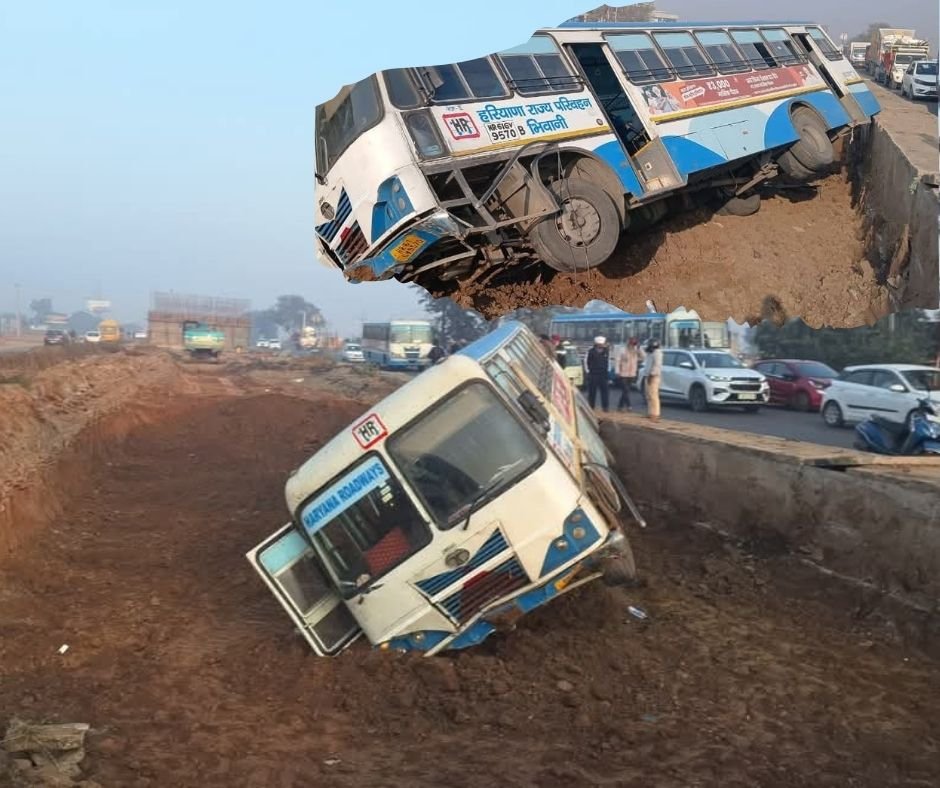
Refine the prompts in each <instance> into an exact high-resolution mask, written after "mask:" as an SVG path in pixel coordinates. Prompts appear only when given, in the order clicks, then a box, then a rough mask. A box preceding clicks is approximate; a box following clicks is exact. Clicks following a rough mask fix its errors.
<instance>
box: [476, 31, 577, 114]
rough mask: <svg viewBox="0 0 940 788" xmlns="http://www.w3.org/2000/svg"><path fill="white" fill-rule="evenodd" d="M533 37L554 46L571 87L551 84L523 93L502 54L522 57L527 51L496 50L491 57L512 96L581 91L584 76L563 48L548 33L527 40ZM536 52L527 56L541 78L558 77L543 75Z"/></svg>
mask: <svg viewBox="0 0 940 788" xmlns="http://www.w3.org/2000/svg"><path fill="white" fill-rule="evenodd" d="M533 38H544V39H547V40H548V41H550V42H551V43H552V45H553V46H554V47H555V53H554V54H557V55H558V57H559V59H560V60H561V62H562V63H563V64H564V66H565V68H566V69H567V70H568V77H569V78H570V79H571V83H572V87H569V88H553V87H551V86H550V85H549V89H547V90H539V91H537V92H532V93H523V92H522V91H521V90H520V89H519V87H518V85H517V84H516V82H515V80H514V79H513V77H512V74H510V73H509V68H508V67H507V66H506V64H505V63H504V62H503V54H508V55H509V56H510V57H522V56H526V55H527V53H524V52H522V53H511V52H509V51H507V52H506V53H502V52H496V53H494V54H493V55H492V57H493V58H494V60H495V61H496V66H497V69H498V70H499V71H501V72H502V75H501V76H502V78H503V82H504V83H505V84H506V86H507V87H508V88H509V90H511V91H512V95H513V96H520V97H522V98H526V99H528V98H538V97H539V96H557V95H560V94H562V93H572V92H574V91H575V90H577V91H578V92H579V93H580V92H582V91H583V90H584V88H585V84H586V83H585V81H584V78H583V77H582V76H581V73H580V71H579V70H578V69H576V68H574V67H573V65H572V63H571V60H570V58H569V57H568V55H567V53H566V52H565V51H564V48H563V47H562V46H561V45H560V44H559V43H558V42H557V41H556V40H555V39H554V38H552V37H551V36H549V35H545V34H536V35H533V36H531V37H530V38H529V41H531V40H532V39H533ZM526 43H529V42H528V41H527V42H526ZM536 54H537V53H531V54H528V57H530V58H532V59H533V62H535V64H536V67H537V68H538V70H539V72H540V73H541V74H542V78H543V79H544V80H545V81H546V82H549V81H550V80H552V79H560V77H549V76H546V75H545V72H544V71H542V66H541V64H539V63H538V61H536V60H535V56H536ZM543 54H545V53H543ZM592 92H593V91H592ZM482 100H483V99H481V101H482Z"/></svg>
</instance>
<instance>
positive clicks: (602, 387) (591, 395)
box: [584, 337, 610, 413]
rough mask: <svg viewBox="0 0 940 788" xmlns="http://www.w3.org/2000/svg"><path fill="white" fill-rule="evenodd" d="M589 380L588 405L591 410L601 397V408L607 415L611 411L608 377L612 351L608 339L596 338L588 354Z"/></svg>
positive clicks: (586, 361) (585, 362) (585, 363)
mask: <svg viewBox="0 0 940 788" xmlns="http://www.w3.org/2000/svg"><path fill="white" fill-rule="evenodd" d="M584 365H585V367H586V370H587V378H588V403H589V404H590V405H591V408H593V407H594V402H595V401H596V400H597V395H598V394H600V395H601V407H602V408H603V409H604V413H606V412H607V411H608V410H609V409H610V395H609V392H608V390H607V376H608V375H609V374H610V372H609V370H610V351H609V350H608V348H607V338H606V337H594V347H592V348H591V349H590V350H589V351H588V352H587V358H585V360H584Z"/></svg>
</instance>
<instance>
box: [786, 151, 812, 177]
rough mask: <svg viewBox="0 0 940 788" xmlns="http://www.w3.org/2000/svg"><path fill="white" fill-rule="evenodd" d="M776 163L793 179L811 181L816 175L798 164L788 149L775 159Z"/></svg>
mask: <svg viewBox="0 0 940 788" xmlns="http://www.w3.org/2000/svg"><path fill="white" fill-rule="evenodd" d="M777 164H779V165H780V169H781V170H783V171H784V172H785V173H786V174H787V175H789V176H790V177H791V178H794V179H795V180H798V181H811V180H812V179H813V178H815V177H816V173H815V172H813V171H812V170H809V169H807V168H806V167H804V166H803V165H802V164H800V163H799V162H798V161H797V160H796V157H795V156H794V155H793V154H792V153H790V151H785V152H784V153H781V154H780V157H779V158H778V159H777Z"/></svg>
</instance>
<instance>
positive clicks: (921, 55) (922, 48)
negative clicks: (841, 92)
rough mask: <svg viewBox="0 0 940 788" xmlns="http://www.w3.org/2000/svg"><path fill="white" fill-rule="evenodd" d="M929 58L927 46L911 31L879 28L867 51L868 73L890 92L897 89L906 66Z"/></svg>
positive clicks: (928, 46)
mask: <svg viewBox="0 0 940 788" xmlns="http://www.w3.org/2000/svg"><path fill="white" fill-rule="evenodd" d="M929 55H930V44H929V43H928V42H927V41H924V40H922V39H918V38H917V37H916V35H915V31H914V30H904V29H900V28H893V27H887V28H880V29H878V30H877V31H875V34H874V36H873V40H872V43H871V46H870V47H869V48H868V62H869V69H868V70H869V72H870V73H871V75H872V76H873V77H874V78H875V81H876V82H883V83H884V84H885V85H886V86H887V87H888V88H889V89H890V88H893V87H895V86H897V87H900V86H901V80H902V78H903V77H904V72H905V71H906V70H907V67H908V66H909V65H910V64H911V63H913V62H915V61H917V60H926V59H927V57H928V56H929Z"/></svg>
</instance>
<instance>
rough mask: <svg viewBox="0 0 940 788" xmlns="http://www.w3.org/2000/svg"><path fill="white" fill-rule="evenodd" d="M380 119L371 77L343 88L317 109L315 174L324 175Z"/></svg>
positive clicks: (377, 93)
mask: <svg viewBox="0 0 940 788" xmlns="http://www.w3.org/2000/svg"><path fill="white" fill-rule="evenodd" d="M381 118H382V103H381V99H380V98H379V92H378V88H377V87H376V83H375V77H367V78H366V79H363V80H361V81H359V82H357V83H355V84H354V85H346V86H345V87H344V88H343V89H342V90H341V91H340V92H339V94H338V95H337V96H336V97H335V98H333V99H331V100H330V101H327V102H326V103H324V104H321V105H320V106H318V107H317V113H316V123H317V174H318V175H326V174H327V173H328V172H329V171H330V170H331V169H332V167H333V165H334V164H335V163H336V161H337V159H339V157H340V156H341V155H342V154H343V152H344V151H345V150H346V148H348V147H349V146H350V145H352V143H353V142H355V141H356V139H357V138H358V137H359V135H360V134H362V133H363V132H364V131H366V130H367V129H370V128H372V126H374V125H375V124H376V123H378V122H379V120H381Z"/></svg>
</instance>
